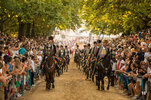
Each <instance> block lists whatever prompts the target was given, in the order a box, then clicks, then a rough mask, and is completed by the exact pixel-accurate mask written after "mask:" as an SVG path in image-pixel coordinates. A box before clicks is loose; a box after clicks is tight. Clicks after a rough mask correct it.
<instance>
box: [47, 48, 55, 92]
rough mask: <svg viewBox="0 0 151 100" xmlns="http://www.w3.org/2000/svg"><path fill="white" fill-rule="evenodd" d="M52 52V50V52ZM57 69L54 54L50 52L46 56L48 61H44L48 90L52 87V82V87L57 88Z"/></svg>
mask: <svg viewBox="0 0 151 100" xmlns="http://www.w3.org/2000/svg"><path fill="white" fill-rule="evenodd" d="M51 52H52V50H51V51H50V53H51ZM55 69H56V65H55V63H54V58H53V54H50V55H49V56H48V57H47V58H46V61H45V62H44V74H45V75H46V89H48V90H50V88H51V83H52V88H55V85H54V77H55Z"/></svg>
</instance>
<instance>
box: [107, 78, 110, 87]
mask: <svg viewBox="0 0 151 100" xmlns="http://www.w3.org/2000/svg"><path fill="white" fill-rule="evenodd" d="M107 77H108V86H107V90H109V88H110V76H107Z"/></svg>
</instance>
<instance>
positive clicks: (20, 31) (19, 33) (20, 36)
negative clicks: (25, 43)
mask: <svg viewBox="0 0 151 100" xmlns="http://www.w3.org/2000/svg"><path fill="white" fill-rule="evenodd" d="M18 21H19V32H18V39H19V40H21V39H22V37H23V36H24V26H25V24H24V23H23V22H21V18H18Z"/></svg>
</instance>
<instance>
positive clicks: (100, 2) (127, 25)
mask: <svg viewBox="0 0 151 100" xmlns="http://www.w3.org/2000/svg"><path fill="white" fill-rule="evenodd" d="M83 12H84V15H83V19H85V21H86V23H87V27H88V28H89V29H90V30H92V32H94V33H96V34H99V32H100V31H101V30H104V31H103V33H105V34H118V33H120V32H127V31H130V32H136V31H141V30H146V29H147V28H150V27H151V0H85V2H84V5H83ZM104 28H105V29H104ZM96 31H98V32H96Z"/></svg>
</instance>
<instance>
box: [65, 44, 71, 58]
mask: <svg viewBox="0 0 151 100" xmlns="http://www.w3.org/2000/svg"><path fill="white" fill-rule="evenodd" d="M69 53H70V52H69V50H68V46H65V57H66V59H67V58H68V59H69V61H70V57H69Z"/></svg>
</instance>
